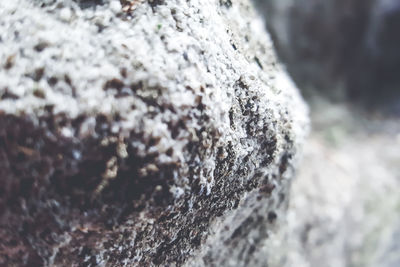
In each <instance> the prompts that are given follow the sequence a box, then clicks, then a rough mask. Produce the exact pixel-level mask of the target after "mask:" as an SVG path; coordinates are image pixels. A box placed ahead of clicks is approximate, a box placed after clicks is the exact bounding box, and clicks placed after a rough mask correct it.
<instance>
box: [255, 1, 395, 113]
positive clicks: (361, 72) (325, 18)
mask: <svg viewBox="0 0 400 267" xmlns="http://www.w3.org/2000/svg"><path fill="white" fill-rule="evenodd" d="M256 1H257V2H258V4H259V5H260V7H261V8H260V10H262V13H264V14H265V17H266V19H267V26H268V28H269V30H270V31H271V34H272V37H273V40H274V42H275V43H276V46H277V49H278V52H279V55H280V57H281V58H282V60H283V61H284V62H285V63H287V67H288V70H289V72H290V73H291V74H292V76H293V79H294V80H295V81H296V82H297V83H298V84H299V85H300V87H301V88H302V89H305V91H306V90H307V89H309V88H310V87H311V88H316V89H317V90H322V91H324V92H328V94H327V95H331V96H334V97H336V98H342V97H343V96H344V95H345V94H348V95H350V96H351V97H352V98H353V99H355V100H360V99H363V100H367V101H368V100H370V102H372V103H376V102H377V99H379V98H380V99H382V101H386V102H384V103H385V105H389V104H392V105H393V108H394V109H395V110H396V111H397V112H399V106H400V104H399V101H398V99H399V98H400V90H399V88H400V86H399V85H400V79H399V75H398V73H399V72H400V52H399V49H398V47H399V46H400V37H399V34H398V29H399V27H400V2H399V1H398V0H256ZM394 96H396V100H393V98H394ZM371 100H372V101H371ZM390 102H392V103H390Z"/></svg>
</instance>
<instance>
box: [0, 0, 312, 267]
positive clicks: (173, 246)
mask: <svg viewBox="0 0 400 267" xmlns="http://www.w3.org/2000/svg"><path fill="white" fill-rule="evenodd" d="M131 2H132V1H131ZM133 2H135V1H133ZM226 2H227V3H225V2H224V1H213V0H208V1H200V0H197V1H196V0H195V1H190V2H188V1H180V0H171V1H136V2H135V7H134V8H129V9H127V8H125V7H126V3H122V4H121V3H119V1H118V2H116V1H57V0H46V1H45V0H43V1H39V0H18V1H2V2H1V3H0V16H1V17H2V18H3V23H1V24H0V62H2V66H1V69H0V97H1V100H0V180H1V184H2V185H3V186H2V191H1V194H0V226H1V227H0V240H1V241H0V264H7V265H27V266H39V265H47V266H50V265H51V266H53V265H55V266H70V265H83V266H97V265H100V266H122V265H124V266H125V265H127V266H132V265H133V266H135V265H137V266H155V265H168V264H169V265H184V264H187V265H212V264H222V263H223V264H224V265H226V266H229V265H232V266H245V265H253V266H255V265H264V264H266V262H267V261H268V254H269V253H273V252H272V251H268V246H267V244H266V242H268V236H269V234H270V232H271V231H273V230H274V228H276V227H277V226H278V225H279V220H281V219H282V218H283V216H284V212H285V208H286V203H287V199H288V197H287V192H288V187H289V184H290V179H291V178H292V177H293V173H294V168H295V163H296V161H297V158H298V155H299V150H300V147H301V143H302V141H303V139H304V136H305V134H306V132H307V125H308V120H307V109H306V107H305V105H304V103H303V102H302V100H301V98H300V96H299V94H298V92H297V90H296V88H295V86H294V85H293V84H292V83H291V81H290V80H289V79H288V78H287V76H286V75H285V73H284V71H283V70H282V69H281V67H280V66H279V64H278V63H277V62H276V57H275V53H274V51H273V48H272V45H271V41H270V40H269V37H268V34H267V33H265V32H264V29H263V24H262V21H261V19H260V18H259V17H258V16H257V15H256V14H255V12H254V10H253V7H252V6H251V4H250V3H249V1H246V0H242V1H236V2H231V1H226ZM228 2H229V4H228ZM265 253H267V254H265Z"/></svg>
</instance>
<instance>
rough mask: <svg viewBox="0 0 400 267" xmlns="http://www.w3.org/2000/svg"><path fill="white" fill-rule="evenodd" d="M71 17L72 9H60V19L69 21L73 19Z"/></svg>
mask: <svg viewBox="0 0 400 267" xmlns="http://www.w3.org/2000/svg"><path fill="white" fill-rule="evenodd" d="M71 17H72V12H71V9H69V8H67V7H66V8H63V9H61V11H60V19H61V20H62V21H65V22H69V21H70V20H71Z"/></svg>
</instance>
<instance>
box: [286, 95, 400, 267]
mask: <svg viewBox="0 0 400 267" xmlns="http://www.w3.org/2000/svg"><path fill="white" fill-rule="evenodd" d="M310 106H311V118H312V125H313V131H312V132H311V134H310V137H309V140H308V141H307V143H306V144H305V146H304V157H303V162H302V164H300V166H299V170H298V174H297V178H296V179H295V180H294V182H293V183H292V185H291V192H290V196H291V198H290V204H289V210H288V228H287V229H288V232H287V233H286V234H287V235H288V236H289V237H290V238H289V239H288V243H287V246H285V247H284V250H285V253H286V256H287V260H286V262H285V264H282V265H281V266H282V267H286V266H287V267H291V266H298V267H312V266H326V267H346V266H353V267H367V266H370V267H372V266H374V267H397V266H400V239H399V233H400V209H399V208H400V179H399V178H400V165H399V164H398V163H399V162H400V134H399V133H400V119H399V118H383V117H373V116H370V115H369V114H368V113H366V112H360V111H359V110H357V111H355V108H354V106H349V105H346V104H331V103H329V101H327V100H326V99H325V100H324V99H320V100H319V101H316V102H314V103H310Z"/></svg>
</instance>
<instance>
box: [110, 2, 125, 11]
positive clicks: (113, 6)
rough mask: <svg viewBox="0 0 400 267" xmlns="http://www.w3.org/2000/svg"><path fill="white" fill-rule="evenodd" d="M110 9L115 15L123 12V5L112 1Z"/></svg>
mask: <svg viewBox="0 0 400 267" xmlns="http://www.w3.org/2000/svg"><path fill="white" fill-rule="evenodd" d="M110 9H111V10H112V12H114V13H120V12H121V10H122V7H121V3H120V2H119V1H111V3H110Z"/></svg>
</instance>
